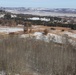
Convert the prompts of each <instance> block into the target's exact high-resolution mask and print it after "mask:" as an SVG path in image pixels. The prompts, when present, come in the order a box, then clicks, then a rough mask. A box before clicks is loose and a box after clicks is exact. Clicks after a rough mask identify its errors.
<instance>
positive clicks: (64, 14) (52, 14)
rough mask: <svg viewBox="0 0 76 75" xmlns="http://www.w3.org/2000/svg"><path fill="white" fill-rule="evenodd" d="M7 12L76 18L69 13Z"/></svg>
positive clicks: (75, 15)
mask: <svg viewBox="0 0 76 75" xmlns="http://www.w3.org/2000/svg"><path fill="white" fill-rule="evenodd" d="M7 11H8V12H11V13H15V14H32V15H40V16H67V17H76V14H71V13H56V12H40V11H39V12H38V11H24V12H20V11H17V10H7Z"/></svg>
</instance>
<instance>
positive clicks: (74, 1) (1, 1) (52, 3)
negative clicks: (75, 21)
mask: <svg viewBox="0 0 76 75" xmlns="http://www.w3.org/2000/svg"><path fill="white" fill-rule="evenodd" d="M0 7H45V8H76V0H0Z"/></svg>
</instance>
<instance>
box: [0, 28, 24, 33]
mask: <svg viewBox="0 0 76 75" xmlns="http://www.w3.org/2000/svg"><path fill="white" fill-rule="evenodd" d="M18 31H23V28H17V27H0V32H4V33H7V34H8V33H10V32H18Z"/></svg>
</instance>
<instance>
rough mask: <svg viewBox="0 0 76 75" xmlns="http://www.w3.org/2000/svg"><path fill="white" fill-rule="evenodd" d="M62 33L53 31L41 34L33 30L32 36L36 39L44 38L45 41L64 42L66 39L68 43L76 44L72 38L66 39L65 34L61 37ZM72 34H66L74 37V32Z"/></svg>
mask: <svg viewBox="0 0 76 75" xmlns="http://www.w3.org/2000/svg"><path fill="white" fill-rule="evenodd" d="M68 33H69V32H68ZM66 34H67V33H66ZM71 34H72V33H71ZM63 35H64V34H63ZM63 35H62V36H61V35H57V34H53V33H48V34H47V35H43V33H42V32H35V33H34V36H35V38H36V39H37V40H44V41H45V42H50V41H53V42H56V43H65V42H66V41H68V42H69V43H71V44H73V45H75V44H76V41H75V40H72V39H68V40H67V39H66V37H65V36H64V37H63ZM72 35H73V36H72ZM72 35H70V34H68V36H71V37H74V38H76V36H75V35H76V34H72Z"/></svg>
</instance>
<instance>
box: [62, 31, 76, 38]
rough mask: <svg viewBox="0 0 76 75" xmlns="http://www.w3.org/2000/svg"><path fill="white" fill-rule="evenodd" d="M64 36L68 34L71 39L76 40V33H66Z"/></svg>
mask: <svg viewBox="0 0 76 75" xmlns="http://www.w3.org/2000/svg"><path fill="white" fill-rule="evenodd" d="M63 34H67V35H68V36H69V37H72V38H76V34H75V33H71V32H68V31H65V32H64V33H63Z"/></svg>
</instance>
